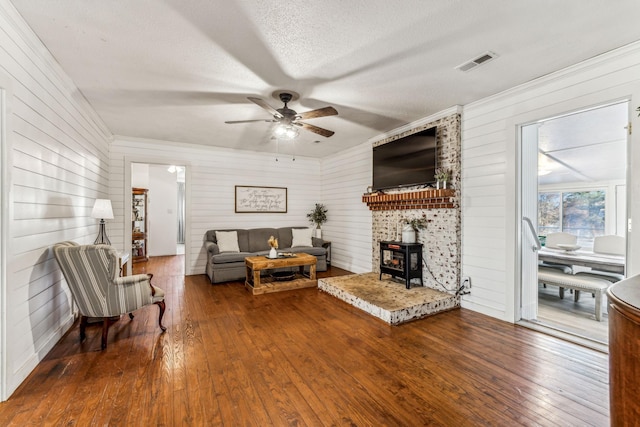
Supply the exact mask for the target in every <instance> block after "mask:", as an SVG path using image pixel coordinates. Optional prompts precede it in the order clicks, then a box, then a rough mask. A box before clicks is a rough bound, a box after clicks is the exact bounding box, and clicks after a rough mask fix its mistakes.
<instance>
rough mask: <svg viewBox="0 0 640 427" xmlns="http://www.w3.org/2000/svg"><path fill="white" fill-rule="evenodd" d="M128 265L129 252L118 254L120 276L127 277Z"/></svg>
mask: <svg viewBox="0 0 640 427" xmlns="http://www.w3.org/2000/svg"><path fill="white" fill-rule="evenodd" d="M128 263H129V252H118V267H119V268H120V276H126V275H127V264H128Z"/></svg>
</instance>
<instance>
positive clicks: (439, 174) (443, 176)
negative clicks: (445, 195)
mask: <svg viewBox="0 0 640 427" xmlns="http://www.w3.org/2000/svg"><path fill="white" fill-rule="evenodd" d="M433 177H434V178H435V179H436V186H437V188H438V189H440V182H441V181H442V183H443V187H442V188H447V181H449V171H448V170H447V169H442V168H440V169H436V174H435V175H434V176H433Z"/></svg>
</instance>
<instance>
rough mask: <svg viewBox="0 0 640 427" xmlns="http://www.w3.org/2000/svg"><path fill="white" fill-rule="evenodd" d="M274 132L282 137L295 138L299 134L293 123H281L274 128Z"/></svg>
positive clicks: (278, 136)
mask: <svg viewBox="0 0 640 427" xmlns="http://www.w3.org/2000/svg"><path fill="white" fill-rule="evenodd" d="M273 134H274V136H276V137H277V138H281V139H294V138H295V137H296V136H298V129H296V127H295V126H293V125H284V124H280V125H278V126H276V128H275V129H274V130H273Z"/></svg>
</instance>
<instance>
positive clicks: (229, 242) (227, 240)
mask: <svg viewBox="0 0 640 427" xmlns="http://www.w3.org/2000/svg"><path fill="white" fill-rule="evenodd" d="M216 240H217V241H218V249H219V250H220V252H240V247H239V246H238V232H237V231H216Z"/></svg>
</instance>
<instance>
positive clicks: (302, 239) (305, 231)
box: [291, 228, 313, 248]
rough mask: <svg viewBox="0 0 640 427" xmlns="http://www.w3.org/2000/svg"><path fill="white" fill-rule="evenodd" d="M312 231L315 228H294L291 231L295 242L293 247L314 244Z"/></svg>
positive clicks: (292, 244)
mask: <svg viewBox="0 0 640 427" xmlns="http://www.w3.org/2000/svg"><path fill="white" fill-rule="evenodd" d="M312 232H313V230H312V229H311V228H292V229H291V233H292V234H293V242H292V243H291V247H292V248H295V247H296V246H313V243H311V233H312Z"/></svg>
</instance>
